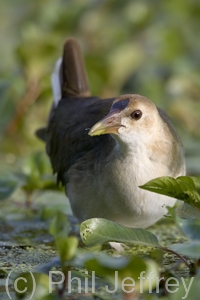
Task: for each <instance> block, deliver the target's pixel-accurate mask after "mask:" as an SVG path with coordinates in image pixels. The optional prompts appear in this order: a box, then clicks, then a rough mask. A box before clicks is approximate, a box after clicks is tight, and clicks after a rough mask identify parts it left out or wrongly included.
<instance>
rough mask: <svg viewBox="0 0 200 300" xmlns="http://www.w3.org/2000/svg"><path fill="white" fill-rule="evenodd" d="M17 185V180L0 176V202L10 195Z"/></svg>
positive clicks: (7, 176)
mask: <svg viewBox="0 0 200 300" xmlns="http://www.w3.org/2000/svg"><path fill="white" fill-rule="evenodd" d="M17 185H18V182H17V180H16V179H15V178H14V177H12V176H9V175H3V174H1V177H0V201H1V200H4V199H6V198H8V197H10V196H11V195H12V193H13V192H14V190H15V189H16V187H17Z"/></svg>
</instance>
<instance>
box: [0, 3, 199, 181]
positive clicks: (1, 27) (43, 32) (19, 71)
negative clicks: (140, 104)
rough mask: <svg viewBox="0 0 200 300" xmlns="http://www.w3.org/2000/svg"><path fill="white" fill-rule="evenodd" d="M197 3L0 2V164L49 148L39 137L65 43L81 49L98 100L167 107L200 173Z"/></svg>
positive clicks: (194, 171) (190, 168)
mask: <svg viewBox="0 0 200 300" xmlns="http://www.w3.org/2000/svg"><path fill="white" fill-rule="evenodd" d="M199 28H200V2H199V0H185V1H181V0H176V1H174V0H168V1H160V0H151V1H148V0H146V1H145V0H138V1H133V0H127V1H122V0H108V1H97V0H96V1H95V0H93V1H88V0H85V1H83V0H77V1H73V0H65V1H64V0H57V1H54V0H35V1H31V0H17V1H13V0H7V1H1V2H0V31H1V32H0V41H1V42H0V45H1V46H0V58H1V60H0V165H1V166H4V167H5V166H7V167H9V166H11V165H12V164H15V163H16V162H17V161H18V159H19V158H23V157H25V156H27V155H29V154H30V153H32V152H33V151H38V150H43V151H44V145H43V144H42V143H41V142H40V141H38V140H37V139H36V137H35V135H34V131H35V130H36V129H37V128H39V127H41V126H44V125H45V123H46V120H47V117H48V112H49V110H50V107H51V103H52V93H51V86H50V74H51V72H52V70H53V67H54V63H55V61H56V60H57V58H58V57H59V56H61V55H62V46H63V43H64V41H65V40H66V38H68V37H75V38H76V39H77V40H78V41H79V42H80V44H81V47H82V51H83V53H84V57H85V62H86V67H87V70H88V76H89V81H90V87H91V90H92V93H93V95H98V96H101V97H112V96H117V95H119V94H122V93H139V94H142V95H144V96H146V97H148V98H149V99H151V100H152V101H153V102H154V103H156V105H158V106H160V107H162V108H164V109H165V110H166V111H167V113H168V114H169V115H170V117H171V118H172V120H173V123H174V125H175V127H176V128H177V130H178V132H179V134H180V136H181V138H182V141H183V144H184V148H185V150H186V156H187V168H188V173H189V174H193V175H199V174H200V130H199V128H200V39H199V35H200V31H199Z"/></svg>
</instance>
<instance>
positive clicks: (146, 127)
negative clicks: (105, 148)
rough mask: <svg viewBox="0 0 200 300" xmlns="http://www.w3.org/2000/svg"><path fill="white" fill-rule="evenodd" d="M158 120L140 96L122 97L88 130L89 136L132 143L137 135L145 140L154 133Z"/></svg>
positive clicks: (152, 107)
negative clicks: (107, 135) (106, 135)
mask: <svg viewBox="0 0 200 300" xmlns="http://www.w3.org/2000/svg"><path fill="white" fill-rule="evenodd" d="M159 119H160V117H159V113H158V110H157V108H156V106H155V105H154V104H153V103H152V102H151V101H150V100H148V99H147V98H145V97H143V96H140V95H123V96H120V97H119V98H117V99H116V100H115V101H114V102H113V105H112V107H111V109H110V112H109V113H108V115H107V116H105V117H104V118H103V119H102V120H100V121H99V122H98V123H96V124H95V125H94V126H93V127H92V128H91V129H90V131H89V135H90V136H97V135H102V134H112V135H114V136H113V137H114V138H116V139H118V138H120V139H122V140H124V141H125V140H129V139H131V140H132V141H133V140H134V137H136V138H137V139H138V135H139V136H140V137H142V136H144V138H145V136H149V135H151V133H153V131H154V129H155V131H156V127H157V124H158V121H159ZM155 131H154V132H155ZM140 137H139V138H140Z"/></svg>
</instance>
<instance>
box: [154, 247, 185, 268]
mask: <svg viewBox="0 0 200 300" xmlns="http://www.w3.org/2000/svg"><path fill="white" fill-rule="evenodd" d="M158 248H159V249H161V250H163V251H166V252H169V253H172V254H174V255H176V256H177V257H179V258H180V259H181V260H182V261H183V262H184V263H185V264H186V266H187V267H188V268H189V269H190V264H189V263H188V261H187V260H186V258H185V257H183V256H182V255H181V254H179V253H177V252H176V251H174V250H171V249H169V248H167V247H162V246H160V247H158Z"/></svg>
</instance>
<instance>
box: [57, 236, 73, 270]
mask: <svg viewBox="0 0 200 300" xmlns="http://www.w3.org/2000/svg"><path fill="white" fill-rule="evenodd" d="M77 247H78V238H77V237H75V236H69V237H68V238H63V237H57V238H56V248H57V250H58V252H59V256H60V260H61V264H62V266H64V264H65V262H66V261H68V260H70V259H72V257H73V256H74V255H75V253H76V249H77Z"/></svg>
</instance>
